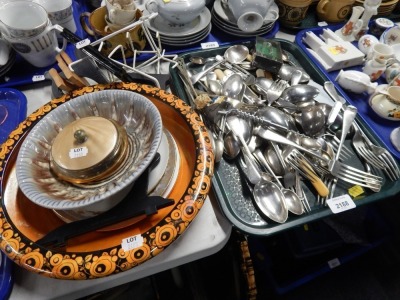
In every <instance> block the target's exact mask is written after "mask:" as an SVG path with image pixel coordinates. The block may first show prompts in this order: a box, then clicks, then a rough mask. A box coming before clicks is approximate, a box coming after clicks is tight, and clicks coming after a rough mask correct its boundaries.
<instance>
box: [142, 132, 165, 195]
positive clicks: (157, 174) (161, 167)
mask: <svg viewBox="0 0 400 300" xmlns="http://www.w3.org/2000/svg"><path fill="white" fill-rule="evenodd" d="M165 131H166V129H164V133H163V136H162V138H161V143H160V146H159V147H158V151H157V152H158V153H159V154H160V161H159V162H158V165H157V166H156V167H155V168H154V169H153V170H151V172H150V175H149V183H148V188H147V192H148V193H149V192H151V191H152V190H153V189H154V188H155V187H156V186H157V184H158V182H159V181H160V180H161V177H162V176H163V174H164V172H165V169H166V168H167V164H168V157H169V148H170V146H169V143H168V138H167V136H166V134H165Z"/></svg>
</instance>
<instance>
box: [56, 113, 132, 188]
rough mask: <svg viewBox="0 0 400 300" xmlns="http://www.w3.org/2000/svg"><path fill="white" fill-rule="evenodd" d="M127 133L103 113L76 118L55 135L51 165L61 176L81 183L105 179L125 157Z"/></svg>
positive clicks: (69, 180) (66, 179)
mask: <svg viewBox="0 0 400 300" xmlns="http://www.w3.org/2000/svg"><path fill="white" fill-rule="evenodd" d="M127 148H128V136H127V133H126V131H125V129H124V128H123V127H122V126H120V125H119V124H118V123H117V122H115V121H114V120H111V119H106V118H103V117H96V116H92V117H86V118H82V119H79V120H76V121H74V122H72V123H70V124H68V125H67V126H65V127H64V128H63V129H62V131H61V132H60V133H59V134H58V135H57V136H56V138H55V139H54V141H53V144H52V147H51V152H50V168H51V170H52V171H53V172H54V173H55V174H56V175H57V176H58V177H59V178H61V179H63V180H65V181H68V182H72V183H76V184H81V183H89V182H94V181H99V180H103V179H105V178H108V177H109V176H111V175H112V174H113V172H114V171H115V170H116V169H117V168H118V167H119V166H120V165H121V163H122V162H123V161H124V158H125V154H126V153H127Z"/></svg>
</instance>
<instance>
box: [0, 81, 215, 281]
mask: <svg viewBox="0 0 400 300" xmlns="http://www.w3.org/2000/svg"><path fill="white" fill-rule="evenodd" d="M106 89H123V90H130V91H133V92H136V93H139V94H141V95H144V96H145V97H147V98H149V99H150V100H151V101H153V103H154V104H155V105H156V106H157V108H158V109H159V111H160V113H161V116H162V121H163V126H164V127H165V128H167V129H168V131H169V132H170V133H171V134H172V135H173V137H174V140H175V142H176V144H177V146H178V149H179V155H180V165H179V173H178V177H177V180H176V184H175V185H174V187H173V189H172V190H171V192H170V194H169V196H168V198H170V199H173V200H174V201H175V204H174V205H172V206H169V207H166V208H163V209H160V210H159V211H158V213H156V214H154V215H151V216H149V217H147V218H145V219H143V220H140V221H139V222H137V223H135V224H134V225H132V226H127V227H124V228H121V229H119V230H112V231H94V232H90V233H87V234H84V235H82V236H79V237H76V238H73V239H70V240H68V242H67V245H66V247H65V248H64V249H63V250H58V249H52V248H51V247H48V248H46V247H43V246H41V245H38V244H36V243H35V241H37V240H38V239H40V238H41V237H43V236H44V235H45V234H46V233H48V232H50V231H51V230H53V229H55V228H57V227H58V226H60V225H61V224H63V222H62V221H61V220H60V219H59V218H58V217H57V216H56V215H55V214H54V212H53V211H52V210H50V209H46V208H43V207H40V206H38V205H36V204H34V203H33V202H32V201H30V200H29V199H27V198H26V197H25V196H24V194H23V193H22V192H21V190H20V189H19V187H18V183H17V181H16V175H15V161H16V157H17V155H18V150H19V147H20V145H21V143H22V141H23V139H24V138H25V136H26V135H27V133H28V132H29V130H30V129H32V128H33V126H35V124H36V123H37V122H38V121H39V120H40V119H41V118H43V116H45V115H46V114H48V113H49V112H50V111H52V110H53V109H55V108H56V107H58V106H60V105H62V104H63V103H65V102H67V101H68V100H70V99H72V98H75V97H78V96H80V95H83V94H86V93H92V92H94V91H100V90H106ZM0 158H1V159H0V178H1V179H2V180H1V185H0V188H1V190H0V196H1V208H0V231H1V237H0V249H1V250H2V251H3V252H4V253H5V254H6V255H7V256H8V257H9V258H10V259H11V260H13V261H14V262H15V263H17V264H18V265H20V266H21V267H23V268H25V269H27V270H29V271H32V272H35V273H38V274H40V275H43V276H46V277H51V278H58V279H71V280H86V279H92V278H100V277H105V276H109V275H112V274H116V273H120V272H123V271H126V270H129V269H131V268H134V267H136V266H138V265H139V264H142V263H144V262H146V261H147V260H149V259H151V258H152V257H154V256H156V255H158V254H159V253H160V252H162V251H163V250H164V249H165V248H167V247H168V246H169V245H170V244H171V243H173V242H174V241H175V240H176V239H177V238H178V237H179V236H180V235H181V234H183V233H184V232H185V230H186V228H187V227H188V226H189V225H190V223H191V222H192V221H193V220H194V219H195V217H196V216H197V214H198V212H199V210H200V209H201V208H202V206H203V203H204V201H205V199H206V197H207V195H208V192H209V190H210V187H211V178H212V176H213V172H214V168H213V166H214V156H213V153H212V147H211V143H210V139H209V136H208V133H207V129H206V127H205V126H204V124H203V122H202V121H201V119H200V118H199V115H198V114H197V113H196V112H195V111H194V110H193V109H192V108H190V107H189V106H188V105H187V104H186V103H185V102H184V101H183V100H181V99H179V98H178V97H176V96H175V95H173V94H170V93H168V92H166V91H164V90H161V89H159V88H156V87H152V86H148V85H141V84H137V83H112V84H107V85H95V86H91V87H84V88H82V89H79V90H75V91H73V92H72V93H70V94H67V95H64V96H62V97H60V98H56V99H53V100H52V101H50V102H49V103H47V104H46V105H44V106H42V107H41V108H39V109H38V110H37V111H35V112H34V113H32V114H31V115H30V116H28V118H27V119H26V120H25V121H23V122H22V123H20V125H19V126H18V128H17V129H15V130H14V131H13V132H12V133H11V134H10V136H9V137H8V139H7V140H6V142H5V143H4V144H3V145H2V146H1V148H0ZM130 237H135V239H136V240H138V241H142V242H139V243H134V244H130V245H129V244H128V245H127V244H126V243H125V242H124V241H126V240H128V239H129V238H130ZM123 242H124V243H123Z"/></svg>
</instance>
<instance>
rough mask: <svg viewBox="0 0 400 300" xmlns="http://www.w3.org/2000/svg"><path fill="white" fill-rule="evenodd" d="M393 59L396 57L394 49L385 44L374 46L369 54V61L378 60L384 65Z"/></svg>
mask: <svg viewBox="0 0 400 300" xmlns="http://www.w3.org/2000/svg"><path fill="white" fill-rule="evenodd" d="M393 57H394V51H393V48H392V47H391V46H389V45H387V44H384V43H375V44H373V45H372V46H371V47H370V49H369V51H368V53H367V60H370V59H376V60H378V61H380V62H382V63H383V62H386V61H387V60H388V59H389V58H393Z"/></svg>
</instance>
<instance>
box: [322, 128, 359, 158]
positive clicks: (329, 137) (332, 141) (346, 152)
mask: <svg viewBox="0 0 400 300" xmlns="http://www.w3.org/2000/svg"><path fill="white" fill-rule="evenodd" d="M322 137H324V138H325V141H326V142H327V143H328V144H329V145H330V146H331V147H332V149H333V151H334V152H335V153H337V150H338V147H339V143H340V140H339V139H338V137H337V136H336V135H334V134H332V133H324V134H323V135H322ZM352 155H353V152H352V151H351V150H350V149H349V148H348V147H347V146H346V145H342V149H341V152H340V158H341V159H344V160H346V159H349V158H351V156H352Z"/></svg>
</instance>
